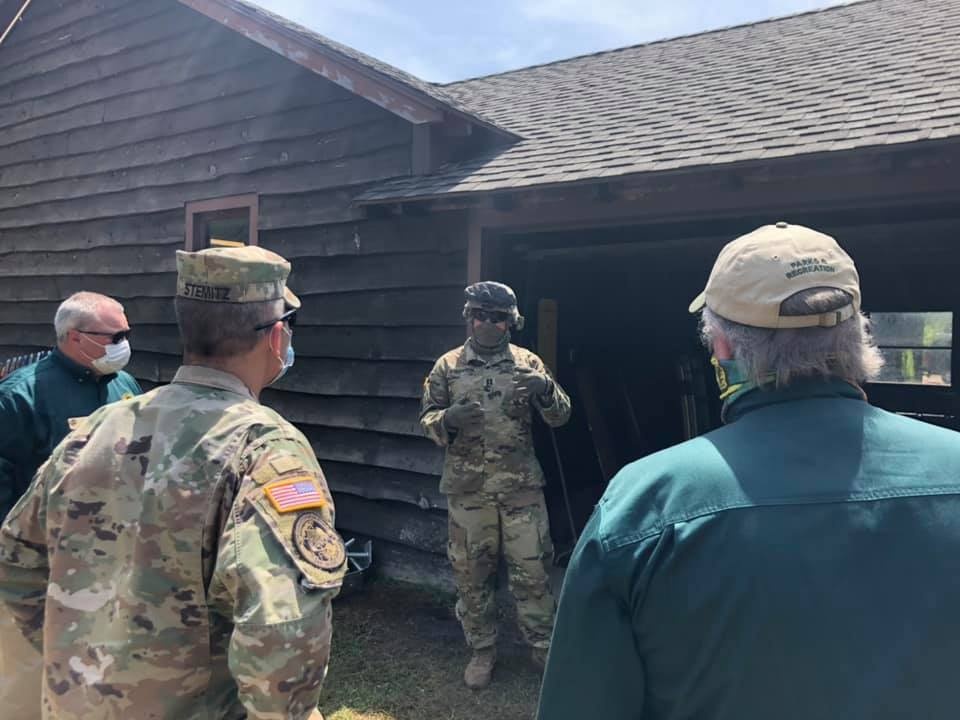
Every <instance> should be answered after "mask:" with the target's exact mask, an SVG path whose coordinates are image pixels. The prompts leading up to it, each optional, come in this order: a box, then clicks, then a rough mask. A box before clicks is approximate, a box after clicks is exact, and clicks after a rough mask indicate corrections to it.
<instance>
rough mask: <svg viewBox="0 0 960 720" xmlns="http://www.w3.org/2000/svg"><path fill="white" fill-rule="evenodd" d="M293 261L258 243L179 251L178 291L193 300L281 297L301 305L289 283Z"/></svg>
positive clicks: (244, 300)
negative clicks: (258, 245)
mask: <svg viewBox="0 0 960 720" xmlns="http://www.w3.org/2000/svg"><path fill="white" fill-rule="evenodd" d="M289 275H290V263H289V262H287V261H286V260H285V259H284V258H282V257H280V256H279V255H277V254H276V253H274V252H270V251H269V250H265V249H264V248H261V247H256V246H254V245H245V246H244V247H224V248H219V247H218V248H207V249H206V250H199V251H197V252H184V251H183V250H178V251H177V295H178V296H179V297H183V298H189V299H190V300H202V301H205V302H218V303H250V302H267V301H270V300H280V299H281V298H282V299H283V300H284V301H285V302H286V304H287V307H288V308H291V309H296V308H299V307H300V298H298V297H297V296H296V295H294V294H293V292H291V291H290V288H288V287H287V277H288V276H289Z"/></svg>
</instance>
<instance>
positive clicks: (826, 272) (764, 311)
mask: <svg viewBox="0 0 960 720" xmlns="http://www.w3.org/2000/svg"><path fill="white" fill-rule="evenodd" d="M813 288H835V289H837V290H843V291H844V292H846V293H847V294H849V295H850V297H851V298H852V302H851V304H850V305H847V306H845V307H843V308H841V309H840V310H837V311H831V312H828V313H821V314H819V315H800V316H782V315H780V306H781V305H782V303H783V301H784V300H786V299H787V298H790V297H792V296H793V295H795V294H797V293H798V292H801V291H803V290H811V289H813ZM704 306H706V307H708V308H710V309H711V310H712V311H713V312H715V313H716V314H717V315H719V316H720V317H723V318H726V319H727V320H732V321H733V322H737V323H740V324H741V325H749V326H751V327H761V328H773V329H780V328H802V327H833V326H834V325H837V324H839V323H841V322H843V321H844V320H849V319H850V318H852V317H853V316H854V315H855V314H856V313H858V312H859V311H860V277H859V276H858V275H857V268H856V266H854V264H853V260H852V259H850V256H849V255H847V253H845V252H844V251H843V248H841V247H840V246H839V245H838V244H837V241H836V240H834V239H833V238H832V237H830V236H829V235H824V234H823V233H820V232H817V231H816V230H811V229H810V228H807V227H803V226H802V225H788V224H787V223H785V222H778V223H777V224H776V225H765V226H763V227H762V228H759V229H757V230H754V231H753V232H752V233H748V234H747V235H743V236H741V237H738V238H737V239H736V240H734V241H733V242H731V243H729V244H727V245H726V247H724V248H723V250H721V251H720V255H719V256H717V261H716V262H715V263H714V265H713V270H712V271H711V273H710V279H709V280H707V288H706V290H704V291H703V292H702V293H700V295H699V296H697V298H696V299H695V300H694V301H693V302H692V303H690V312H692V313H695V312H699V311H700V310H702V309H703V307H704Z"/></svg>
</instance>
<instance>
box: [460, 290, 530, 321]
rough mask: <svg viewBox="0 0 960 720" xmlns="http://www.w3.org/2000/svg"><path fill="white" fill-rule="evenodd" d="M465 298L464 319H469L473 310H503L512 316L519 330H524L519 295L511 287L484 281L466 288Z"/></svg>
mask: <svg viewBox="0 0 960 720" xmlns="http://www.w3.org/2000/svg"><path fill="white" fill-rule="evenodd" d="M463 297H464V300H465V301H466V302H465V304H464V306H463V316H464V317H467V314H468V312H469V310H470V309H471V308H479V309H482V310H502V311H503V312H506V313H509V314H510V316H511V318H512V320H513V324H514V325H515V326H516V327H517V329H518V330H519V329H522V328H523V317H521V315H520V313H519V311H518V310H517V295H516V293H514V292H513V288H511V287H510V286H509V285H504V284H503V283H498V282H493V281H492V280H484V281H482V282H478V283H474V284H473V285H468V286H467V287H466V288H464V290H463Z"/></svg>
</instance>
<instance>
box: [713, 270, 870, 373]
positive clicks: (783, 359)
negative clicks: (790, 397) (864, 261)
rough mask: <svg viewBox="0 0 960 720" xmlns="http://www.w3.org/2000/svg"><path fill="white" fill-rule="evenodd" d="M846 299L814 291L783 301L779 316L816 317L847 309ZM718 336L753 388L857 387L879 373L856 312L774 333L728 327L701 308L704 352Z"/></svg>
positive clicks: (866, 332) (734, 325) (833, 292)
mask: <svg viewBox="0 0 960 720" xmlns="http://www.w3.org/2000/svg"><path fill="white" fill-rule="evenodd" d="M850 302H851V298H850V296H849V295H848V294H847V293H845V292H844V291H843V290H838V289H835V288H813V289H811V290H804V291H802V292H799V293H797V294H796V295H793V296H792V297H789V298H787V299H786V300H785V301H784V302H783V304H782V305H781V306H780V314H781V315H783V316H797V315H815V314H820V313H826V312H832V311H834V310H839V309H840V308H842V307H845V306H847V305H849V304H850ZM717 335H722V336H723V337H724V338H726V340H727V342H728V343H729V344H730V347H731V350H732V352H733V357H734V358H735V359H736V360H737V362H738V363H739V364H740V367H741V368H742V370H743V372H744V373H745V374H746V376H747V378H748V380H750V381H751V382H754V383H756V384H758V385H764V384H768V383H770V382H771V378H776V380H775V382H776V385H777V386H778V387H779V386H784V385H789V384H790V383H791V382H792V381H794V380H796V379H797V378H804V377H817V376H819V377H824V378H826V377H837V378H841V379H843V380H848V381H851V382H856V383H860V382H863V381H865V380H871V379H873V378H875V377H876V376H877V374H878V373H879V372H880V368H881V367H882V366H883V358H882V357H881V355H880V351H879V350H878V349H877V346H876V344H875V343H874V340H873V337H872V335H871V334H870V321H869V320H868V319H867V317H866V316H864V315H863V314H861V313H858V314H857V315H855V316H854V317H852V318H850V319H849V320H846V321H844V322H842V323H840V324H839V325H835V326H834V327H808V328H796V329H781V330H773V329H767V328H756V327H750V326H747V325H741V324H740V323H736V322H732V321H731V320H727V319H726V318H723V317H720V316H719V315H717V314H716V313H714V312H712V311H711V310H710V309H709V308H704V311H703V316H702V318H701V336H702V338H703V342H704V344H705V345H706V346H707V347H712V346H713V338H714V337H715V336H717Z"/></svg>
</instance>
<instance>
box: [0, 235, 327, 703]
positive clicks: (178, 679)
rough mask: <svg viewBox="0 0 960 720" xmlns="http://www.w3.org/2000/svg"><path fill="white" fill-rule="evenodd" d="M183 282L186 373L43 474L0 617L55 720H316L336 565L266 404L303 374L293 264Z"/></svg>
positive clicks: (68, 448)
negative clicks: (285, 380)
mask: <svg viewBox="0 0 960 720" xmlns="http://www.w3.org/2000/svg"><path fill="white" fill-rule="evenodd" d="M177 267H178V271H179V275H178V280H177V299H176V310H177V320H178V324H179V326H180V333H181V337H182V339H183V343H184V348H185V364H184V366H183V367H181V368H180V370H179V371H178V372H177V374H176V376H175V378H174V380H173V382H172V384H170V385H168V386H165V387H161V388H158V389H156V390H154V391H152V392H149V393H147V394H146V395H142V396H140V397H137V398H133V399H130V400H125V401H121V402H119V403H116V404H114V405H110V406H108V407H104V408H101V409H100V410H97V411H96V412H94V413H93V414H92V415H90V416H89V417H88V418H86V419H85V420H83V421H81V423H80V425H79V427H78V428H77V429H76V430H74V431H73V432H72V433H70V434H69V435H68V436H67V438H66V439H65V440H64V441H63V443H61V444H60V445H59V446H58V447H57V448H56V450H55V451H54V453H53V455H52V457H51V459H50V460H49V461H48V462H47V463H46V464H45V465H43V466H42V467H41V468H40V470H39V471H38V473H37V475H36V477H35V478H34V481H33V483H32V485H31V486H30V488H29V490H28V491H27V493H26V495H25V496H24V497H23V498H22V499H21V500H20V502H19V503H18V504H17V505H16V506H15V507H14V509H13V510H12V511H11V513H10V515H9V516H8V518H7V520H6V522H5V523H4V525H3V528H2V532H0V600H2V601H3V602H4V603H5V605H6V607H7V608H8V609H9V611H11V612H12V613H13V615H14V617H15V619H16V621H17V623H18V625H19V626H20V629H21V631H22V632H23V634H24V635H25V636H26V638H27V639H28V640H29V641H30V642H31V643H32V644H33V645H34V646H35V647H37V648H38V649H40V650H41V651H42V652H43V657H44V672H45V682H44V693H43V711H44V717H46V718H56V720H80V719H81V718H82V719H83V720H90V719H92V718H97V719H103V720H108V719H109V720H113V719H120V718H125V719H126V718H152V719H155V720H207V719H211V720H212V719H214V718H216V719H217V720H221V719H233V718H237V719H239V718H260V719H263V720H266V719H267V718H269V719H270V720H280V719H281V718H283V719H286V718H294V719H300V720H302V719H304V718H311V717H319V711H317V710H316V706H317V701H318V698H319V695H320V687H321V683H322V682H323V678H324V675H325V673H326V668H327V658H328V655H329V650H330V638H331V608H330V601H331V599H332V598H333V597H334V595H336V593H337V591H338V589H339V587H340V584H341V581H342V576H343V574H344V571H345V560H346V557H345V550H344V547H343V543H342V542H341V540H340V538H339V536H338V535H337V534H336V532H335V531H334V529H333V527H334V508H333V502H332V500H331V497H330V493H329V491H328V489H327V484H326V481H325V479H324V477H323V473H322V472H321V470H320V467H319V466H318V464H317V460H316V457H315V456H314V454H313V452H312V450H311V448H310V445H309V444H308V442H307V440H306V438H304V436H303V435H302V434H301V433H300V432H299V431H298V430H296V429H295V428H294V427H293V426H292V425H291V424H290V423H288V422H287V421H286V420H284V419H283V418H282V417H280V416H279V415H278V414H277V413H275V412H274V411H272V410H270V409H268V408H266V407H264V406H263V405H261V404H260V403H259V402H258V399H257V398H258V396H259V393H260V391H261V390H262V388H263V387H265V386H266V385H269V384H270V383H272V382H274V381H275V380H276V379H278V378H279V377H280V376H281V375H282V374H283V373H284V372H285V370H286V369H287V368H288V367H289V366H290V365H292V361H293V350H292V345H291V343H292V330H291V327H292V326H293V323H294V319H295V313H296V309H297V308H298V307H299V305H300V301H299V300H298V299H297V298H296V296H295V295H293V293H291V292H290V291H289V290H288V289H286V278H287V275H288V274H289V271H290V264H289V263H288V262H286V261H285V260H284V259H283V258H281V257H280V256H279V255H276V254H274V253H271V252H269V251H266V250H263V249H260V248H256V247H244V248H229V249H222V248H213V249H208V250H203V251H201V252H196V253H183V252H178V253H177Z"/></svg>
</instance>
